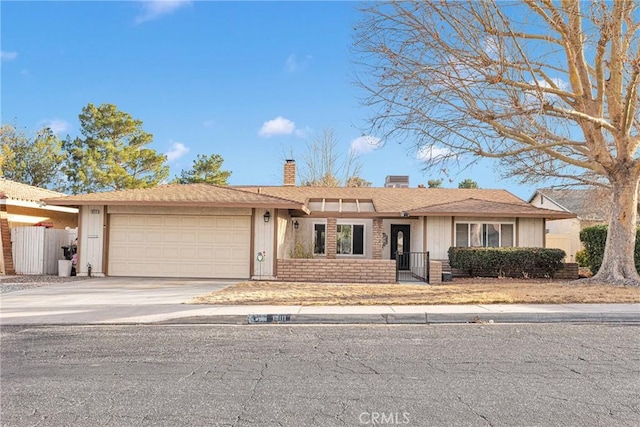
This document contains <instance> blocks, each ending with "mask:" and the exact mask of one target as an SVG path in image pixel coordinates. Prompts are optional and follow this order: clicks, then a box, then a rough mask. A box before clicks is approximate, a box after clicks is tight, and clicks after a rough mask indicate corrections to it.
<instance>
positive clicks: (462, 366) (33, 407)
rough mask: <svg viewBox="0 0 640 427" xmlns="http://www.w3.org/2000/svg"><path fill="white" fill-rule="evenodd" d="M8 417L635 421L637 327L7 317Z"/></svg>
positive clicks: (173, 421) (29, 421) (161, 421)
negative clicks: (105, 322) (12, 321)
mask: <svg viewBox="0 0 640 427" xmlns="http://www.w3.org/2000/svg"><path fill="white" fill-rule="evenodd" d="M0 344H1V347H0V352H1V359H0V360H1V366H0V368H1V370H0V386H1V396H0V399H1V404H2V408H1V409H2V412H1V424H2V425H3V426H76V425H78V426H97V425H102V426H147V425H148V426H183V425H194V426H216V425H221V426H222V425H224V426H344V425H346V426H366V425H369V426H371V425H405V426H533V425H535V426H638V425H640V327H639V326H631V325H594V324H589V325H572V324H549V325H540V324H538V325H524V324H509V325H498V324H494V325H487V324H484V325H429V326H428V325H404V326H401V325H352V326H337V325H327V326H306V325H250V326H247V325H245V326H212V325H184V326H179V325H170V326H160V325H146V326H142V325H138V326H48V327H45V326H42V327H33V326H4V327H3V328H2V330H1V331H0Z"/></svg>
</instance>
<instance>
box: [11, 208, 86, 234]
mask: <svg viewBox="0 0 640 427" xmlns="http://www.w3.org/2000/svg"><path fill="white" fill-rule="evenodd" d="M7 214H8V218H9V227H11V228H13V227H28V226H31V225H34V224H36V223H38V222H51V223H53V228H57V229H62V230H64V229H65V228H67V227H69V228H76V227H77V226H78V214H76V213H68V212H59V211H52V210H46V209H35V208H28V207H23V206H11V205H9V206H7ZM23 216H24V217H28V218H29V220H28V221H20V217H23Z"/></svg>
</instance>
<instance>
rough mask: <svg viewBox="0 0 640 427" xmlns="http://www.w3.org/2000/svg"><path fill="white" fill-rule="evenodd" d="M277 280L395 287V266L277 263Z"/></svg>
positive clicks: (332, 261)
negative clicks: (387, 284) (391, 285)
mask: <svg viewBox="0 0 640 427" xmlns="http://www.w3.org/2000/svg"><path fill="white" fill-rule="evenodd" d="M278 280H282V281H284V282H331V283H338V282H340V283H396V262H395V260H383V259H298V258H296V259H278Z"/></svg>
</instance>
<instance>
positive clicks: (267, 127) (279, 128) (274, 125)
mask: <svg viewBox="0 0 640 427" xmlns="http://www.w3.org/2000/svg"><path fill="white" fill-rule="evenodd" d="M299 131H300V130H299ZM295 132H296V124H295V123H294V122H292V121H291V120H289V119H285V118H284V117H282V116H278V117H276V118H275V119H273V120H267V121H266V122H264V123H263V124H262V127H261V128H260V130H259V131H258V135H260V136H264V137H267V138H269V137H271V136H275V135H291V134H293V133H295ZM297 136H300V135H297Z"/></svg>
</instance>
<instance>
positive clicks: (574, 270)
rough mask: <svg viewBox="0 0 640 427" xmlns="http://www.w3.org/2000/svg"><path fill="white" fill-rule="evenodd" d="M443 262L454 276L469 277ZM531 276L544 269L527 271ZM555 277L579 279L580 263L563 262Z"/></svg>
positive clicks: (477, 274)
mask: <svg viewBox="0 0 640 427" xmlns="http://www.w3.org/2000/svg"><path fill="white" fill-rule="evenodd" d="M440 261H441V262H442V268H443V271H450V272H451V273H452V274H453V277H469V274H468V273H467V272H466V271H464V270H458V269H456V268H451V266H450V265H449V260H440ZM527 274H528V275H529V277H541V276H543V272H542V271H527ZM476 276H478V277H495V274H494V273H491V272H478V273H476ZM514 277H522V274H521V273H518V274H517V275H514ZM553 278H554V279H555V280H578V279H579V278H580V277H579V274H578V263H576V262H565V263H564V264H563V267H562V269H560V270H559V271H557V272H556V274H554V276H553Z"/></svg>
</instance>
